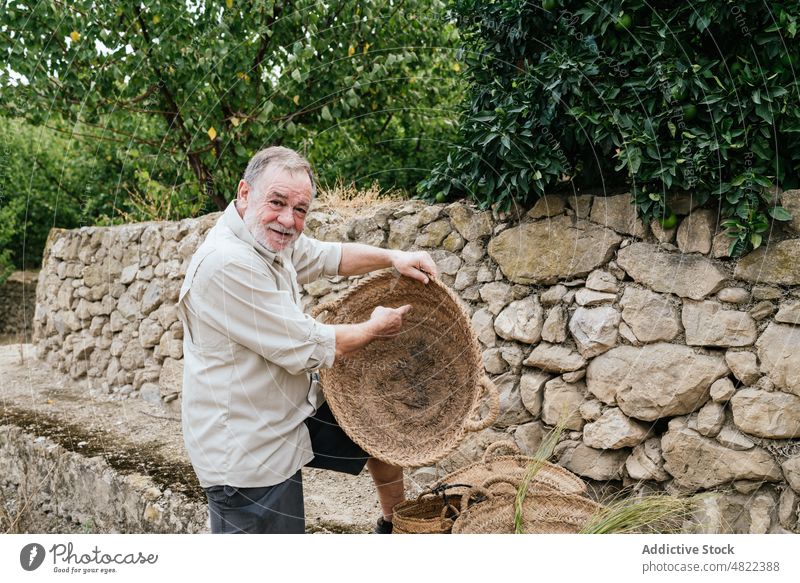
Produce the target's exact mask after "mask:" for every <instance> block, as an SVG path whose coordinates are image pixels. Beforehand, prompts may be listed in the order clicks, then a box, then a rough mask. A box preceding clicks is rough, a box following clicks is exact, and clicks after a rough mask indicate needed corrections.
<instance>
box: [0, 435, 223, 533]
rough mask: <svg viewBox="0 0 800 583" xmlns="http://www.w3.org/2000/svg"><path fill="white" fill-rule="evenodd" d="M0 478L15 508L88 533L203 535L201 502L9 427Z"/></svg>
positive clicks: (1, 443)
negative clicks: (10, 488)
mask: <svg viewBox="0 0 800 583" xmlns="http://www.w3.org/2000/svg"><path fill="white" fill-rule="evenodd" d="M79 443H80V442H79ZM0 475H2V476H3V478H4V480H5V481H7V482H10V483H11V484H13V485H14V486H16V488H17V495H18V498H19V500H18V503H17V506H18V507H19V508H22V507H26V510H25V511H26V512H50V513H53V514H55V515H57V516H59V517H61V518H65V519H67V520H69V521H71V522H74V523H76V525H78V526H80V525H82V527H83V528H84V529H85V530H87V531H90V532H103V533H200V532H208V526H207V519H208V514H207V511H206V506H205V503H204V502H203V501H198V500H196V499H191V498H190V497H188V496H186V495H184V494H181V493H178V492H173V491H172V490H171V489H170V488H163V487H159V485H157V484H156V482H154V481H153V479H151V478H150V477H148V476H145V475H142V474H139V473H131V474H127V475H125V474H122V473H120V472H119V471H117V470H115V469H114V468H113V467H111V466H110V465H109V464H108V463H107V461H106V460H105V459H103V457H101V456H99V455H98V456H94V457H85V456H83V455H81V454H79V453H75V452H72V451H69V450H68V449H66V448H65V447H63V446H62V445H59V444H58V443H56V442H55V441H53V440H52V439H50V438H48V437H43V436H38V437H37V436H36V435H33V434H31V433H28V432H26V431H25V430H23V429H21V428H19V427H15V426H13V425H2V426H0ZM195 498H196V497H195Z"/></svg>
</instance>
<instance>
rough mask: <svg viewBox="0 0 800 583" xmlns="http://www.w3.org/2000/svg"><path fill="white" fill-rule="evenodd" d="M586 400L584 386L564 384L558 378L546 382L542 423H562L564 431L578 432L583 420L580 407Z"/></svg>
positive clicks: (581, 384) (580, 384)
mask: <svg viewBox="0 0 800 583" xmlns="http://www.w3.org/2000/svg"><path fill="white" fill-rule="evenodd" d="M585 400H586V385H584V384H583V383H574V384H573V383H565V382H564V381H563V380H561V379H560V378H554V379H553V380H550V381H548V382H547V383H546V384H545V387H544V403H543V405H542V421H544V422H545V423H547V424H548V425H558V424H559V423H560V422H562V420H563V423H564V427H565V428H566V429H571V430H573V431H580V430H581V429H582V428H583V424H584V420H583V417H581V414H580V407H581V405H582V404H583V402H584V401H585Z"/></svg>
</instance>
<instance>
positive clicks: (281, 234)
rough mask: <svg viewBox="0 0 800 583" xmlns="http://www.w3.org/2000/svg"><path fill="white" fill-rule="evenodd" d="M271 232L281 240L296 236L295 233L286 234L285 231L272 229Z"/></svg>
mask: <svg viewBox="0 0 800 583" xmlns="http://www.w3.org/2000/svg"><path fill="white" fill-rule="evenodd" d="M269 230H270V231H272V233H274V234H275V235H276V236H277V237H279V238H280V239H290V238H291V237H292V236H294V233H292V232H289V233H284V232H283V231H277V230H275V229H273V228H271V227H270V229H269Z"/></svg>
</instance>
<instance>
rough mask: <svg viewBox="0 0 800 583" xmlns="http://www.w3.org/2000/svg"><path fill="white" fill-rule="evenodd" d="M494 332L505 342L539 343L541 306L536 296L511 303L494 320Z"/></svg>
mask: <svg viewBox="0 0 800 583" xmlns="http://www.w3.org/2000/svg"><path fill="white" fill-rule="evenodd" d="M494 331H495V332H496V333H497V335H498V336H500V337H501V338H505V339H506V340H518V341H519V342H524V343H525V344H535V343H536V342H539V339H540V338H541V335H542V306H541V304H539V300H538V299H537V298H536V296H528V297H527V298H525V299H524V300H517V301H515V302H511V303H510V304H509V305H508V306H507V307H506V308H505V309H503V311H502V312H500V314H499V315H498V316H497V318H495V320H494Z"/></svg>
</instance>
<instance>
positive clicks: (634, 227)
mask: <svg viewBox="0 0 800 583" xmlns="http://www.w3.org/2000/svg"><path fill="white" fill-rule="evenodd" d="M590 218H591V220H592V221H593V222H595V223H598V224H600V225H603V226H606V227H609V228H611V229H614V230H615V231H617V232H618V233H624V234H626V235H633V236H634V237H638V238H639V239H643V238H644V237H646V236H647V230H646V229H645V226H644V224H643V223H642V219H640V218H639V217H638V216H637V214H636V205H634V204H633V200H632V199H631V195H630V194H619V195H616V196H596V197H595V199H594V204H593V205H592V213H591V215H590Z"/></svg>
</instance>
